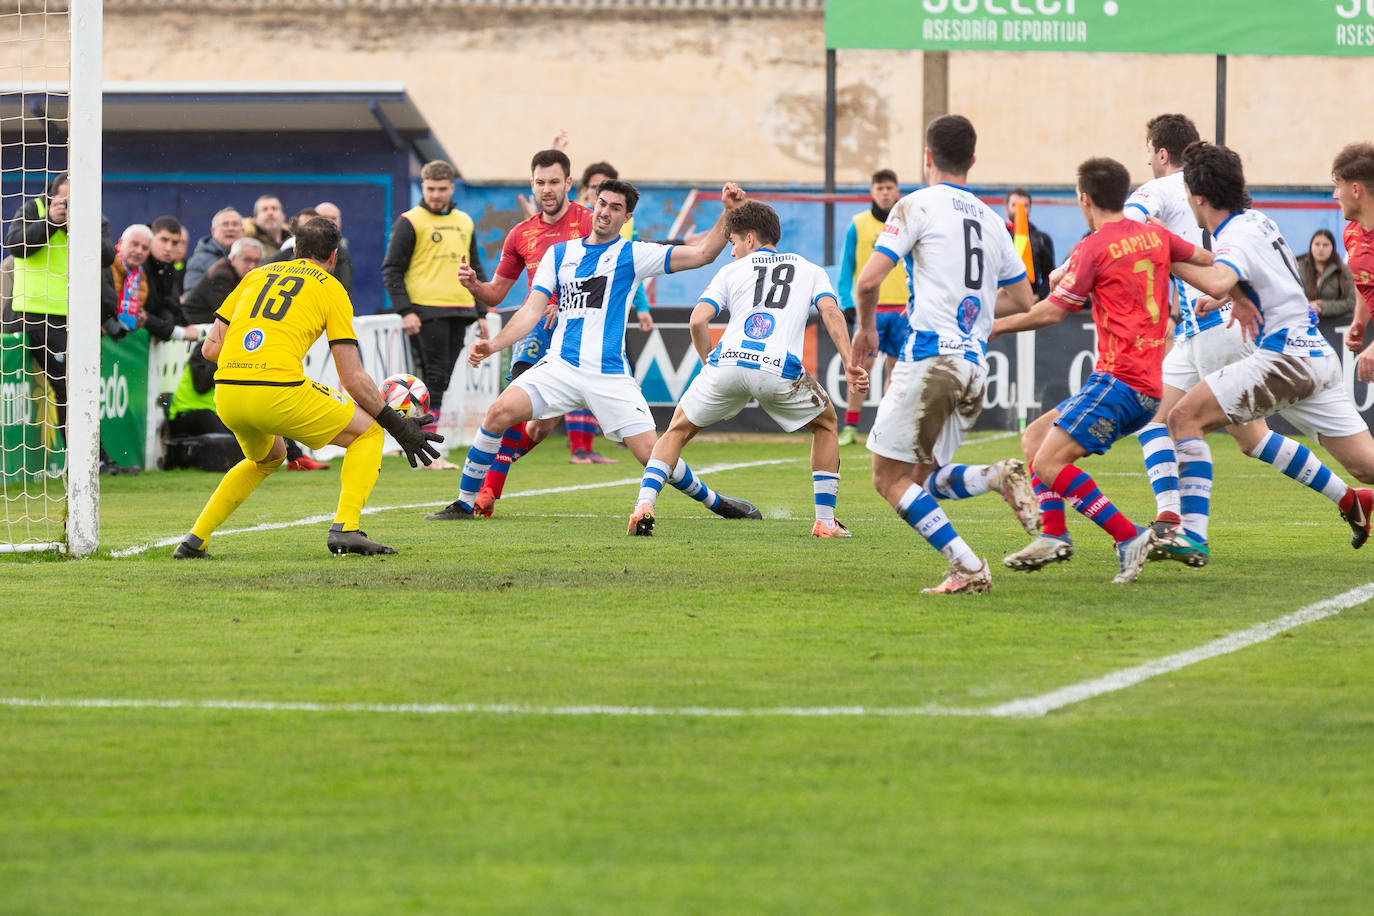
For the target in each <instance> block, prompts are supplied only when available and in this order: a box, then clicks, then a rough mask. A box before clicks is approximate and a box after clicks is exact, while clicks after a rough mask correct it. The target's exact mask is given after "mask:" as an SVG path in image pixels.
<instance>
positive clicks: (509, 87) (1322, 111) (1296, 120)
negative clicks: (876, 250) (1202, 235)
mask: <svg viewBox="0 0 1374 916" xmlns="http://www.w3.org/2000/svg"><path fill="white" fill-rule="evenodd" d="M104 9H105V57H104V72H105V78H106V79H107V80H140V79H153V78H156V79H168V80H170V79H176V78H178V77H180V78H184V79H206V78H213V79H217V80H228V81H233V80H240V79H241V80H244V81H251V80H263V79H273V80H290V79H300V80H343V79H348V80H357V79H367V80H399V81H403V82H404V83H405V84H406V86H407V87H408V88H409V90H410V92H411V93H412V95H413V97H414V98H415V99H416V101H417V103H418V104H419V105H420V107H421V109H422V110H423V112H424V114H425V116H426V117H427V118H428V119H429V121H430V123H431V124H432V125H433V127H434V129H435V131H436V133H437V135H438V137H439V139H440V141H441V142H442V143H443V144H444V146H445V147H446V148H447V149H448V150H449V151H450V153H451V154H452V155H453V156H454V157H455V158H456V159H457V160H458V161H457V165H458V166H459V168H460V169H461V170H462V172H463V174H464V176H465V177H467V178H469V179H479V180H501V179H519V178H521V177H522V175H523V172H524V166H525V163H527V162H528V160H529V155H530V153H531V151H533V150H534V149H537V148H540V147H542V146H544V145H546V144H547V142H548V139H549V137H550V136H552V134H553V132H554V131H555V130H557V129H559V128H567V129H568V130H569V131H570V132H571V135H572V146H571V148H570V152H571V154H572V155H573V158H574V160H575V161H576V162H587V161H589V160H591V159H608V160H610V161H612V162H615V163H616V165H617V166H619V167H620V168H621V169H622V170H623V171H624V172H625V173H626V174H627V175H633V176H636V177H638V178H641V179H646V180H648V179H652V180H660V181H691V182H698V181H708V180H719V179H721V178H724V177H729V178H735V179H738V180H741V181H747V182H755V183H757V182H760V181H768V182H780V183H788V184H791V183H799V182H818V181H819V180H820V179H821V169H822V149H823V145H824V130H823V123H824V119H823V113H824V89H825V39H824V22H823V12H822V10H823V4H822V3H821V2H820V0H614V2H612V0H558V2H557V3H554V2H541V0H427V2H425V3H410V2H405V0H400V2H396V0H330V2H312V0H303V2H299V3H294V4H291V5H290V6H289V7H288V6H286V5H283V4H273V5H264V4H261V3H259V2H257V0H200V2H191V0H173V2H166V0H108V2H106V4H105V7H104ZM1371 79H1374V60H1371V59H1370V58H1362V59H1361V58H1352V59H1338V58H1314V57H1287V58H1281V57H1236V58H1232V59H1231V61H1230V70H1229V85H1230V87H1231V91H1230V108H1229V113H1228V120H1227V138H1228V140H1229V141H1230V143H1231V145H1232V146H1234V147H1235V148H1236V149H1237V150H1238V151H1239V152H1240V153H1241V155H1242V156H1243V157H1244V158H1245V160H1246V163H1247V170H1248V172H1249V177H1250V180H1251V181H1252V182H1253V183H1256V184H1262V185H1282V186H1310V185H1319V184H1322V183H1324V182H1325V181H1327V180H1328V177H1329V171H1330V163H1331V158H1332V156H1333V155H1334V153H1335V151H1336V150H1337V149H1339V147H1340V146H1342V145H1343V144H1344V143H1346V142H1348V141H1350V140H1352V139H1357V138H1360V137H1367V136H1368V126H1367V125H1366V124H1364V123H1363V122H1361V121H1359V120H1357V119H1356V118H1354V117H1353V116H1351V115H1353V112H1354V111H1355V110H1358V109H1357V108H1356V106H1355V105H1354V104H1353V102H1354V98H1353V95H1352V92H1353V87H1358V86H1363V85H1368V84H1369V83H1370V82H1371ZM838 80H839V85H838V102H839V110H838V126H839V129H838V137H837V141H838V145H837V167H838V173H837V177H838V180H839V181H840V182H841V183H853V182H860V181H864V180H865V179H866V178H867V176H868V175H869V174H870V173H871V172H872V171H873V169H874V168H877V167H880V166H891V167H893V168H896V169H897V170H898V172H899V174H902V175H904V176H905V177H906V178H907V180H912V179H915V178H917V177H918V176H917V172H918V169H919V156H920V150H921V129H922V123H921V122H922V108H921V104H922V90H923V85H922V54H921V53H920V52H915V51H911V52H901V51H850V50H843V51H840V52H839V53H838ZM949 95H950V107H951V109H952V110H955V111H959V112H962V113H964V114H967V115H969V116H970V117H971V118H972V119H973V121H974V123H975V124H976V125H978V126H979V129H980V132H981V134H982V142H981V145H980V150H979V163H978V166H977V170H976V175H977V179H978V180H979V181H980V182H984V183H987V184H1007V185H1015V184H1038V185H1062V184H1067V183H1069V182H1071V181H1072V175H1073V168H1074V166H1075V165H1076V163H1077V162H1079V161H1080V160H1082V159H1084V158H1086V157H1088V156H1090V155H1110V156H1114V157H1116V158H1118V159H1120V160H1122V161H1123V162H1125V163H1126V164H1127V165H1128V166H1129V167H1130V168H1131V170H1132V176H1133V178H1134V179H1135V180H1137V181H1141V180H1144V179H1145V178H1147V177H1148V173H1147V171H1146V168H1145V162H1144V154H1143V151H1142V147H1143V125H1144V122H1145V121H1146V120H1147V119H1148V118H1149V117H1150V116H1152V115H1154V114H1157V113H1159V112H1161V111H1182V112H1185V113H1187V114H1189V115H1190V116H1192V117H1193V118H1194V120H1196V121H1197V123H1198V126H1199V128H1200V130H1201V131H1202V133H1203V134H1204V135H1205V136H1211V135H1212V133H1213V131H1214V123H1213V112H1214V107H1215V61H1214V59H1213V58H1212V57H1210V56H1197V55H1191V56H1183V55H1176V56H1174V55H1170V56H1165V55H1143V54H1141V55H1130V54H1128V55H1106V54H1049V53H1040V54H1036V53H1024V54H1023V53H1003V52H994V53H957V52H956V53H952V54H950V55H949ZM1343 97H1350V99H1351V102H1352V104H1350V105H1346V106H1343V105H1342V103H1341V99H1342V98H1343ZM1343 110H1349V111H1350V112H1351V115H1347V114H1344V113H1343Z"/></svg>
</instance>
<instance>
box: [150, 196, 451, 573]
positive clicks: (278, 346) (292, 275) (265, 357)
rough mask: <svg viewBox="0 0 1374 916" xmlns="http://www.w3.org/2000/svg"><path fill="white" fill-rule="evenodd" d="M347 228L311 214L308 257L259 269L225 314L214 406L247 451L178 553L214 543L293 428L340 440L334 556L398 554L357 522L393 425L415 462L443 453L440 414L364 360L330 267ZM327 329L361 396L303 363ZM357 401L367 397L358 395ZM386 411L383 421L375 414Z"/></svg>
mask: <svg viewBox="0 0 1374 916" xmlns="http://www.w3.org/2000/svg"><path fill="white" fill-rule="evenodd" d="M338 247H339V230H338V228H337V227H335V225H334V224H333V223H332V222H330V221H329V220H327V219H321V218H318V217H317V218H315V219H312V220H310V221H309V222H307V223H306V224H305V225H304V226H303V227H301V230H300V231H299V232H298V233H297V235H296V254H297V256H298V258H297V260H294V261H286V262H278V263H275V264H265V265H263V266H262V267H258V268H256V269H254V270H251V271H249V272H248V274H247V275H245V276H244V278H243V281H242V282H240V283H239V285H238V288H237V289H235V290H234V292H232V293H230V294H229V298H228V299H225V300H224V304H223V305H221V306H220V307H219V310H218V311H217V312H216V313H215V324H214V327H213V328H212V329H211V331H210V336H209V338H207V339H206V341H205V343H204V344H203V346H202V352H203V354H204V355H205V358H206V359H208V360H210V361H212V362H217V363H218V364H219V368H218V369H217V370H216V372H215V403H216V406H217V408H218V410H219V417H220V419H221V420H223V421H224V425H225V426H228V427H229V429H230V430H231V431H232V432H233V433H234V437H235V438H236V439H238V441H239V445H240V446H241V447H242V448H243V454H244V456H245V457H244V459H243V461H240V462H239V463H238V464H236V465H235V466H234V467H232V468H230V469H229V471H228V472H227V473H226V474H225V475H224V479H223V480H221V481H220V484H219V487H218V488H217V489H216V490H215V493H214V495H213V496H211V497H210V501H209V502H208V503H206V504H205V508H204V509H202V510H201V513H200V517H199V518H198V519H196V523H195V525H193V526H192V527H191V532H190V534H188V535H186V537H185V539H184V540H183V541H182V542H181V543H180V544H178V545H177V547H176V550H175V551H173V553H172V556H173V557H175V558H176V559H188V558H191V557H206V556H209V553H208V552H207V551H206V542H207V541H208V540H209V539H210V535H211V534H213V533H214V530H215V529H216V528H218V527H219V525H220V524H221V523H222V522H223V521H224V520H225V519H226V518H228V517H229V515H230V513H232V512H233V511H234V510H235V509H237V508H238V506H239V503H241V502H243V501H244V500H245V499H247V498H248V494H250V493H252V492H253V490H254V489H256V488H257V486H258V484H260V483H262V482H263V481H264V480H266V479H267V478H268V476H269V475H270V474H271V473H272V472H273V471H275V470H276V469H277V468H278V467H280V466H281V463H282V460H283V459H285V457H286V444H285V443H284V442H283V437H286V438H290V439H296V440H297V441H299V442H302V443H304V444H305V445H307V446H309V447H310V448H320V447H321V446H324V445H340V446H343V447H344V448H345V449H346V451H345V452H344V460H343V470H342V471H341V473H340V475H339V476H340V481H339V483H340V493H339V508H338V511H337V512H336V513H335V515H334V524H333V525H331V526H330V528H329V534H328V536H327V537H326V539H325V543H326V545H327V546H328V547H329V550H330V551H331V552H332V553H336V554H345V553H361V554H379V553H395V552H396V551H395V550H393V549H392V548H390V547H387V546H385V545H384V544H378V543H377V542H376V541H373V540H370V539H369V538H368V536H367V535H366V534H364V533H363V532H361V531H359V530H358V518H359V516H360V515H361V514H362V510H363V504H364V503H366V502H367V497H368V494H370V493H371V492H372V486H373V485H374V484H375V483H376V482H377V475H378V474H379V473H380V472H381V465H382V430H386V431H387V432H389V433H391V435H392V437H393V438H394V439H395V440H396V441H397V442H398V443H400V445H401V448H402V449H403V450H404V451H405V454H406V457H407V458H408V459H410V465H411V467H415V463H416V460H417V459H418V460H419V461H422V462H424V463H425V464H429V463H430V462H431V461H432V460H434V459H435V458H437V457H439V452H438V450H436V449H435V448H434V446H433V445H431V444H430V443H431V442H443V441H444V437H443V436H440V435H438V434H437V433H433V432H426V431H425V430H424V428H423V427H424V424H425V423H426V422H428V421H429V420H430V418H429V417H420V418H409V417H403V416H401V415H400V414H399V413H397V412H396V411H394V410H392V409H391V408H390V407H388V406H386V401H385V400H384V399H383V398H382V394H381V392H380V391H378V390H377V386H376V385H375V384H374V383H373V381H372V379H371V377H370V376H368V374H367V372H366V371H365V370H364V369H363V363H362V358H361V357H360V356H359V354H358V339H357V336H356V335H355V333H354V331H353V304H352V303H351V302H350V301H349V299H348V294H347V293H346V292H344V289H343V287H342V286H341V285H340V284H339V281H338V280H336V279H334V277H333V275H332V274H331V273H330V271H331V270H332V269H333V267H334V263H335V260H336V259H337V257H338ZM321 332H324V333H326V334H327V335H328V337H327V339H328V341H329V349H330V352H331V353H332V354H333V356H334V364H335V366H337V367H338V370H339V379H340V381H341V382H342V383H343V386H344V388H345V389H346V390H347V391H348V393H349V394H350V395H352V396H353V400H352V401H350V400H349V399H348V398H346V397H344V396H343V395H342V394H341V393H339V392H337V391H335V390H334V389H332V388H328V387H326V386H324V385H319V384H316V383H315V382H312V381H310V380H308V379H307V378H306V377H305V371H304V368H303V366H302V360H303V359H304V358H305V354H306V351H308V350H309V349H310V346H311V344H313V343H314V342H315V340H316V339H317V338H318V337H319V336H320V333H321ZM355 402H356V403H355ZM374 420H375V422H374Z"/></svg>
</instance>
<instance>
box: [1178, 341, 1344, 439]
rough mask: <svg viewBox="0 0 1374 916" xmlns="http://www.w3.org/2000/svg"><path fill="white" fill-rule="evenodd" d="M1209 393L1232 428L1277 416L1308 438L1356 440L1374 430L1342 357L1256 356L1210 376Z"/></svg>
mask: <svg viewBox="0 0 1374 916" xmlns="http://www.w3.org/2000/svg"><path fill="white" fill-rule="evenodd" d="M1205 381H1206V382H1207V387H1209V388H1210V389H1212V395H1213V396H1214V397H1215V398H1216V399H1217V404H1219V405H1220V406H1221V409H1222V411H1223V412H1224V413H1225V414H1226V418H1227V419H1228V420H1230V421H1231V422H1232V423H1237V424H1239V423H1249V422H1250V421H1251V420H1259V419H1263V418H1264V417H1267V416H1269V415H1270V414H1274V413H1277V414H1278V415H1279V416H1281V417H1283V418H1284V419H1285V420H1287V421H1288V422H1289V423H1292V424H1293V425H1294V426H1296V427H1297V428H1298V429H1300V430H1302V432H1303V433H1304V434H1305V435H1308V436H1313V437H1316V436H1319V435H1320V436H1336V437H1339V436H1353V435H1355V434H1356V433H1365V432H1368V431H1369V427H1368V426H1366V425H1365V422H1364V419H1363V418H1362V417H1361V416H1360V414H1359V412H1358V411H1357V410H1355V402H1354V400H1352V399H1351V397H1350V393H1349V392H1347V391H1346V390H1345V384H1344V382H1343V381H1342V378H1341V360H1340V357H1338V356H1335V355H1334V354H1333V355H1330V356H1289V355H1288V354H1285V353H1275V352H1273V351H1272V350H1256V351H1254V352H1253V353H1251V354H1250V355H1249V356H1247V357H1245V358H1244V359H1242V360H1240V361H1239V362H1235V363H1232V364H1231V365H1229V366H1223V367H1222V368H1220V369H1218V370H1217V371H1215V372H1213V373H1212V374H1211V375H1208V376H1207V378H1206V379H1205Z"/></svg>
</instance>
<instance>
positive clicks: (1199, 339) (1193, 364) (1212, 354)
mask: <svg viewBox="0 0 1374 916" xmlns="http://www.w3.org/2000/svg"><path fill="white" fill-rule="evenodd" d="M1254 352H1255V345H1254V344H1253V343H1251V342H1250V341H1248V340H1246V339H1245V335H1244V334H1243V333H1242V332H1241V328H1240V325H1239V324H1237V325H1236V326H1235V327H1230V328H1228V327H1227V326H1226V325H1224V324H1220V325H1217V326H1216V327H1211V328H1208V329H1207V330H1205V331H1202V332H1200V333H1198V334H1195V335H1193V336H1192V337H1179V338H1175V339H1174V347H1173V349H1172V350H1170V351H1169V352H1168V354H1167V355H1166V356H1165V357H1164V367H1163V378H1164V384H1166V385H1168V386H1169V387H1170V388H1177V389H1178V390H1179V391H1188V390H1189V389H1191V388H1192V387H1193V386H1194V385H1196V384H1197V383H1198V382H1200V381H1202V380H1203V379H1205V378H1206V377H1207V376H1209V375H1211V374H1212V373H1213V372H1216V371H1217V370H1218V369H1220V368H1221V367H1222V366H1229V365H1230V364H1231V363H1234V362H1238V361H1240V360H1242V359H1244V358H1245V357H1247V356H1249V355H1250V354H1251V353H1254Z"/></svg>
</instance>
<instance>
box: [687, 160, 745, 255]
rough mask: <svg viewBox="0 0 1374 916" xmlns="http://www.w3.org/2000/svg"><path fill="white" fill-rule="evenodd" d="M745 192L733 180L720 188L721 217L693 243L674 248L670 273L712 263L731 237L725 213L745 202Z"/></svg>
mask: <svg viewBox="0 0 1374 916" xmlns="http://www.w3.org/2000/svg"><path fill="white" fill-rule="evenodd" d="M744 201H745V194H744V191H743V190H742V189H741V188H740V186H739V185H737V184H735V183H734V182H733V181H730V182H726V184H725V187H723V188H721V189H720V202H721V204H722V207H723V209H722V210H721V211H720V219H718V220H716V224H715V225H714V226H712V227H711V231H710V232H708V233H706V235H705V236H704V237H703V238H701V239H700V240H698V241H697V242H695V243H694V244H691V245H679V246H678V247H677V248H674V249H673V257H672V260H671V262H670V265H669V266H670V267H671V268H672V269H671V270H670V271H669V273H678V272H679V271H683V270H691V269H693V268H695V267H701V266H703V265H705V264H710V263H711V262H712V261H714V260H715V259H716V258H717V257H719V256H720V253H721V252H722V251H724V250H725V243H726V242H728V241H729V237H728V236H727V235H726V234H725V215H726V214H727V213H729V212H730V211H731V210H733V209H735V208H736V207H738V206H739V205H740V204H742V203H744Z"/></svg>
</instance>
